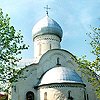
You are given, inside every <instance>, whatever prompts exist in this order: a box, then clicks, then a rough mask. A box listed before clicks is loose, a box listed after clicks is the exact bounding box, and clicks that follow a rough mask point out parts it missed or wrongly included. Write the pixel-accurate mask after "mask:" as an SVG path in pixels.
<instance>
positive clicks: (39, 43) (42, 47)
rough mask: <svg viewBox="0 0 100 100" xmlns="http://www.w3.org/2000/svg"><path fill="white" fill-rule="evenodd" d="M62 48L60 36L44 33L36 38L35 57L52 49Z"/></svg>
mask: <svg viewBox="0 0 100 100" xmlns="http://www.w3.org/2000/svg"><path fill="white" fill-rule="evenodd" d="M58 48H60V38H59V37H58V36H56V35H42V36H38V37H36V38H35V39H34V57H38V56H40V55H43V54H44V53H45V52H47V51H48V50H50V49H58Z"/></svg>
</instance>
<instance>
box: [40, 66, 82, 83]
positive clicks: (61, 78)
mask: <svg viewBox="0 0 100 100" xmlns="http://www.w3.org/2000/svg"><path fill="white" fill-rule="evenodd" d="M51 83H83V81H82V79H81V77H80V76H79V75H78V74H77V73H76V72H75V71H74V70H71V69H67V68H66V67H55V68H52V69H50V70H49V71H47V72H46V73H45V74H44V75H43V76H42V78H41V80H40V84H39V85H44V84H51Z"/></svg>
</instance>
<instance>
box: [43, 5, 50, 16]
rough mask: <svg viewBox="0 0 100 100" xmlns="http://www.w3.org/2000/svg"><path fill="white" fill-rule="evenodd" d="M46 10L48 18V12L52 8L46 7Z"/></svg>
mask: <svg viewBox="0 0 100 100" xmlns="http://www.w3.org/2000/svg"><path fill="white" fill-rule="evenodd" d="M44 9H46V15H47V16H48V10H49V9H50V8H49V7H48V5H46V7H44Z"/></svg>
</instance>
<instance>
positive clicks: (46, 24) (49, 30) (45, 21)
mask: <svg viewBox="0 0 100 100" xmlns="http://www.w3.org/2000/svg"><path fill="white" fill-rule="evenodd" d="M32 33H33V39H34V38H35V37H37V36H39V35H45V34H51V35H52V34H54V35H57V36H59V37H60V38H62V34H63V31H62V29H61V27H60V26H59V24H58V23H57V22H56V21H54V20H53V19H51V18H50V17H49V16H47V15H46V16H45V17H44V18H42V19H41V20H40V21H38V22H37V24H36V25H35V26H34V27H33V29H32Z"/></svg>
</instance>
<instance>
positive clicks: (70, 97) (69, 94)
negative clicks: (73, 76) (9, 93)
mask: <svg viewBox="0 0 100 100" xmlns="http://www.w3.org/2000/svg"><path fill="white" fill-rule="evenodd" d="M68 100H73V97H72V96H71V91H68Z"/></svg>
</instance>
